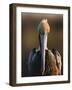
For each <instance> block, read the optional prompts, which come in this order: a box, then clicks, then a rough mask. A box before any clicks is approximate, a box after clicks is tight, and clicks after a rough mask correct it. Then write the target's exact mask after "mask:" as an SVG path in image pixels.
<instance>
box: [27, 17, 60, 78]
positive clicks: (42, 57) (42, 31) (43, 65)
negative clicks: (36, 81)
mask: <svg viewBox="0 0 72 90" xmlns="http://www.w3.org/2000/svg"><path fill="white" fill-rule="evenodd" d="M37 30H38V34H39V48H38V49H35V48H33V50H31V52H30V54H29V58H28V72H29V75H30V76H39V75H59V74H61V55H60V53H59V52H58V51H57V50H55V49H53V50H52V51H51V50H49V49H48V48H47V39H48V33H49V32H50V26H49V24H48V21H47V19H42V20H41V22H40V24H39V25H38V29H37Z"/></svg>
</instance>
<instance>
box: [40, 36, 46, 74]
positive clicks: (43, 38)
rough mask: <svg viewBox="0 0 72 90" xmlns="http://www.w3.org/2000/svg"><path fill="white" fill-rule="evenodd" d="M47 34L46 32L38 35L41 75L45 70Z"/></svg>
mask: <svg viewBox="0 0 72 90" xmlns="http://www.w3.org/2000/svg"><path fill="white" fill-rule="evenodd" d="M46 37H47V35H46V34H41V35H40V51H41V71H42V75H44V71H45V49H46V45H47V39H46Z"/></svg>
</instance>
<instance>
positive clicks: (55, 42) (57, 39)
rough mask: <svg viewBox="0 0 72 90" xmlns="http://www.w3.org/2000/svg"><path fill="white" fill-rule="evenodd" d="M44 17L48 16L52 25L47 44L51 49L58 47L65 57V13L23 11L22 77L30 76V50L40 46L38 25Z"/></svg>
mask: <svg viewBox="0 0 72 90" xmlns="http://www.w3.org/2000/svg"><path fill="white" fill-rule="evenodd" d="M44 18H47V20H48V23H49V25H50V33H49V34H48V44H47V46H48V48H49V49H53V48H55V49H57V50H58V51H59V53H60V54H61V56H62V58H63V15H62V14H42V13H41V14H40V13H39V14H38V13H36V14H35V13H23V12H22V13H21V23H22V73H21V74H22V77H24V76H28V69H27V61H28V56H29V52H30V51H31V50H32V49H33V48H38V45H39V41H38V31H37V27H38V24H39V23H40V21H41V20H42V19H44ZM62 61H63V59H62ZM62 74H63V69H62Z"/></svg>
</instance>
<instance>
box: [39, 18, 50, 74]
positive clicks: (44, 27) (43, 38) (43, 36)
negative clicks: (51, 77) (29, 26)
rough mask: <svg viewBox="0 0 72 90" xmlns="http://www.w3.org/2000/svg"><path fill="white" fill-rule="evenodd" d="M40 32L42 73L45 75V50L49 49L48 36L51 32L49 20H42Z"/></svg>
mask: <svg viewBox="0 0 72 90" xmlns="http://www.w3.org/2000/svg"><path fill="white" fill-rule="evenodd" d="M38 32H39V43H40V51H41V60H42V65H41V66H42V67H41V71H42V74H43V73H44V71H45V50H46V49H47V36H48V33H49V32H50V26H49V23H48V20H47V19H42V20H41V22H40V24H39V25H38Z"/></svg>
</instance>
